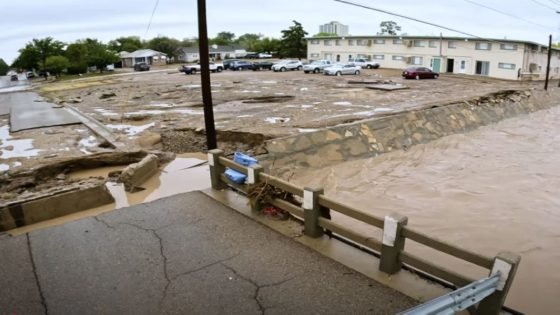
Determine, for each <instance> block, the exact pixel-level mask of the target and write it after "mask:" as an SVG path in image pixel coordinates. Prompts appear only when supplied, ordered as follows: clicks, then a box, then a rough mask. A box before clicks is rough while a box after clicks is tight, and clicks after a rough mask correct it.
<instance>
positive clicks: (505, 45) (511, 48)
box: [500, 44, 517, 50]
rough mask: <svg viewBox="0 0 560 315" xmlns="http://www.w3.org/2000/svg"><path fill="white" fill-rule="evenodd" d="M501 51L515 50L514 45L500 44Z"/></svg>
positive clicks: (515, 46)
mask: <svg viewBox="0 0 560 315" xmlns="http://www.w3.org/2000/svg"><path fill="white" fill-rule="evenodd" d="M500 49H501V50H517V45H516V44H500Z"/></svg>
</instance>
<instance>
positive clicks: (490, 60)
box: [306, 35, 560, 80]
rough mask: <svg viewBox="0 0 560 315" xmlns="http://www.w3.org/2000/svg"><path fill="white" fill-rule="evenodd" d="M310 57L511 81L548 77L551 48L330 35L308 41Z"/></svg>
mask: <svg viewBox="0 0 560 315" xmlns="http://www.w3.org/2000/svg"><path fill="white" fill-rule="evenodd" d="M306 40H307V54H308V55H307V57H308V59H311V60H316V59H328V60H331V61H333V62H347V61H348V60H349V59H352V58H364V59H369V60H372V61H375V62H377V63H379V64H380V66H381V67H385V68H395V69H404V68H407V67H411V66H418V67H428V68H430V69H432V70H433V71H436V72H440V73H445V72H447V73H459V74H467V75H479V76H489V77H495V78H501V79H509V80H533V79H535V80H539V79H544V78H545V77H546V63H547V53H548V47H547V46H543V45H541V44H538V43H534V42H529V41H522V40H509V39H484V38H472V37H470V38H469V37H441V36H404V35H403V36H392V35H373V36H329V37H310V38H307V39H306ZM550 77H551V78H560V49H558V48H553V49H552V60H551V71H550Z"/></svg>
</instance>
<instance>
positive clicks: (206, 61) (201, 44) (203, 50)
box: [198, 0, 218, 150]
mask: <svg viewBox="0 0 560 315" xmlns="http://www.w3.org/2000/svg"><path fill="white" fill-rule="evenodd" d="M198 49H199V54H200V83H201V86H202V102H203V103H204V125H205V128H206V146H207V147H208V150H213V149H216V148H217V147H218V146H217V143H216V127H215V126H214V108H213V107H214V106H213V104H212V85H211V82H210V55H209V52H208V30H207V27H206V0H198Z"/></svg>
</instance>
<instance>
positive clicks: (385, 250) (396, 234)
mask: <svg viewBox="0 0 560 315" xmlns="http://www.w3.org/2000/svg"><path fill="white" fill-rule="evenodd" d="M407 223H408V218H407V217H405V216H402V215H400V214H391V215H387V216H385V223H384V225H383V244H382V246H381V258H380V261H379V270H381V271H383V272H385V273H388V274H390V275H392V274H394V273H396V272H398V271H399V270H401V267H402V262H401V258H400V253H401V252H402V251H403V250H404V241H405V238H404V236H403V235H402V229H403V227H404V226H405V225H406V224H407Z"/></svg>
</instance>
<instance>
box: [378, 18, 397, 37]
mask: <svg viewBox="0 0 560 315" xmlns="http://www.w3.org/2000/svg"><path fill="white" fill-rule="evenodd" d="M379 27H380V28H381V32H378V33H377V34H378V35H397V32H400V31H401V30H402V28H401V27H400V26H399V25H398V24H397V22H394V21H383V22H381V24H379Z"/></svg>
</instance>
